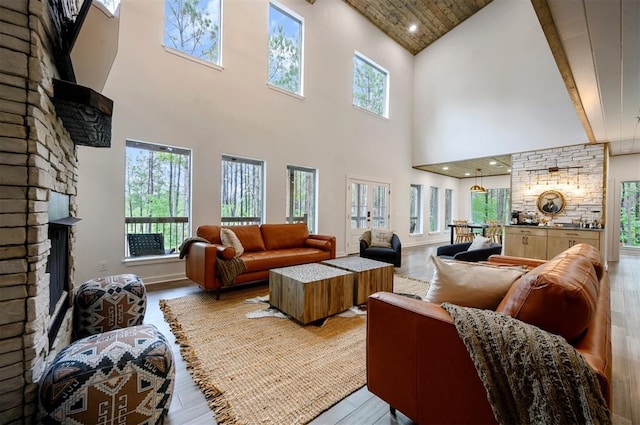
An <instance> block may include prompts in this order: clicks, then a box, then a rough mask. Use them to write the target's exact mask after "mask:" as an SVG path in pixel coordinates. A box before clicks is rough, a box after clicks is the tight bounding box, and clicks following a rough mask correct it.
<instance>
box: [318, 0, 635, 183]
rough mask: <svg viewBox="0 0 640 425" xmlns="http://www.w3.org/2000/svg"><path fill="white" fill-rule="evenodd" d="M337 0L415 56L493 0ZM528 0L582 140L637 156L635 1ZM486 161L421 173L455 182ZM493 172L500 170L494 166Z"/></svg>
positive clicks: (439, 166)
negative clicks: (580, 127) (577, 120)
mask: <svg viewBox="0 0 640 425" xmlns="http://www.w3.org/2000/svg"><path fill="white" fill-rule="evenodd" d="M307 1H308V2H309V3H312V4H313V3H314V2H315V1H318V2H320V1H322V0H307ZM344 1H345V2H346V3H348V4H349V5H350V6H351V7H353V8H354V9H355V10H357V11H358V12H359V13H360V14H362V15H363V16H364V17H365V18H366V19H368V20H369V21H370V22H371V23H373V25H375V26H376V27H378V28H379V29H380V30H381V31H382V32H384V33H385V34H387V35H388V36H389V37H390V38H392V39H393V40H395V41H396V42H397V43H398V44H399V45H401V46H402V47H404V48H405V49H406V50H407V51H409V52H411V53H412V54H414V55H415V54H417V53H419V52H421V51H422V50H424V49H425V48H427V47H428V46H429V45H430V44H431V43H433V42H434V41H436V40H437V39H438V38H440V37H442V36H443V35H444V34H446V33H447V32H448V31H451V30H452V29H454V28H455V27H456V26H457V25H460V24H461V23H463V22H464V21H465V20H466V19H468V18H469V17H471V16H472V15H474V14H475V13H476V12H478V11H479V10H481V9H482V8H483V7H485V6H486V5H487V4H489V3H491V1H492V0H404V1H403V0H344ZM514 1H515V0H514ZM530 1H531V3H532V5H533V8H534V10H535V13H536V14H537V16H538V19H539V21H540V25H541V28H542V30H543V32H544V34H545V36H546V37H547V41H548V43H549V48H550V50H551V52H552V53H553V56H554V58H555V60H556V63H557V65H558V70H559V72H560V74H561V75H562V78H563V80H564V81H565V85H566V87H567V91H568V93H569V96H570V98H571V100H572V102H573V104H574V107H575V109H576V113H577V115H578V117H579V118H580V120H581V122H582V123H583V127H584V128H585V134H586V135H587V138H588V139H589V140H590V141H591V142H592V143H609V152H610V153H611V155H626V154H633V153H640V140H638V137H639V135H640V125H639V123H640V118H639V116H640V2H639V1H638V0H530ZM412 24H415V25H416V30H415V31H413V32H411V31H409V27H410V26H411V25H412ZM507 158H508V157H507ZM491 159H492V158H482V159H474V160H470V161H463V162H458V163H455V164H430V165H425V166H421V167H420V168H421V169H425V170H428V171H432V172H438V173H439V174H445V175H450V176H452V177H459V176H460V175H461V174H462V175H464V173H467V172H469V170H477V167H478V161H480V162H481V163H482V164H484V163H485V162H486V161H488V160H491ZM503 159H504V158H503ZM501 162H504V161H501ZM508 162H509V163H510V161H508ZM445 166H447V167H449V170H442V168H443V167H445ZM436 170H438V171H436ZM483 174H484V175H485V176H486V175H494V173H492V172H490V170H489V169H487V172H486V173H484V172H483ZM495 174H505V172H503V169H502V167H500V170H499V171H498V170H496V173H495Z"/></svg>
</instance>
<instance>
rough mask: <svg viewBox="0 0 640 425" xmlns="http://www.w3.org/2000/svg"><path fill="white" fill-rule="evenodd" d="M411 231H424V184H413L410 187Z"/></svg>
mask: <svg viewBox="0 0 640 425" xmlns="http://www.w3.org/2000/svg"><path fill="white" fill-rule="evenodd" d="M409 233H410V234H420V233H422V186H421V185H419V184H412V185H411V187H410V189H409Z"/></svg>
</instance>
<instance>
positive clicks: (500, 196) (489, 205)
mask: <svg viewBox="0 0 640 425" xmlns="http://www.w3.org/2000/svg"><path fill="white" fill-rule="evenodd" d="M509 192H510V191H509V189H506V188H504V189H489V190H487V192H486V193H478V192H472V193H471V221H472V222H474V223H486V222H487V220H498V221H499V222H500V223H506V222H507V219H508V218H509V217H510V216H508V214H509V196H510V195H509Z"/></svg>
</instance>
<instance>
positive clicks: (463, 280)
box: [425, 256, 526, 310]
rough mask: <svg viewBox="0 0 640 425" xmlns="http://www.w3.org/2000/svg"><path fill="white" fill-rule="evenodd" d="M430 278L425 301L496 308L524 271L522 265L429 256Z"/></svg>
mask: <svg viewBox="0 0 640 425" xmlns="http://www.w3.org/2000/svg"><path fill="white" fill-rule="evenodd" d="M431 261H433V266H434V270H433V278H432V279H431V283H430V284H429V289H428V291H427V296H426V298H425V299H426V300H427V301H429V302H432V303H438V304H441V303H444V302H449V303H451V304H457V305H460V306H464V307H475V308H483V309H491V310H495V309H496V307H498V305H499V304H500V301H502V298H504V296H505V295H506V293H507V291H508V290H509V288H511V285H513V283H514V282H515V281H516V280H518V279H519V278H520V276H522V275H523V274H525V273H526V270H525V269H523V268H521V267H496V266H489V265H486V264H478V263H468V262H464V261H444V260H442V259H440V258H438V257H436V256H431Z"/></svg>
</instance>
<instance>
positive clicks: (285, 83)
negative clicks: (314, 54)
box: [267, 2, 303, 95]
mask: <svg viewBox="0 0 640 425" xmlns="http://www.w3.org/2000/svg"><path fill="white" fill-rule="evenodd" d="M302 24H303V19H302V18H301V17H300V16H298V15H296V14H295V13H293V12H292V11H290V10H288V9H286V8H285V7H283V6H280V5H278V4H276V3H273V2H272V3H269V76H268V80H267V81H268V82H269V84H273V85H274V86H276V87H279V88H281V89H283V90H286V91H289V92H291V93H295V94H298V95H302V46H303V42H302V41H303V40H302V38H303V37H302V35H303V32H302Z"/></svg>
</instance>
